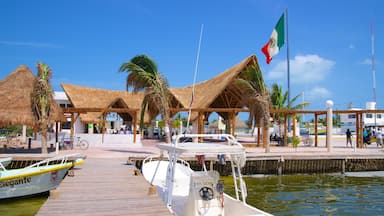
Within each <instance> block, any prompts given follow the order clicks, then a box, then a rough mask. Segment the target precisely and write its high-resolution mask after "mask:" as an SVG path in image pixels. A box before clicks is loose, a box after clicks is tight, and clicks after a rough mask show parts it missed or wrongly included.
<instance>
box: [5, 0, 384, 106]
mask: <svg viewBox="0 0 384 216" xmlns="http://www.w3.org/2000/svg"><path fill="white" fill-rule="evenodd" d="M285 8H288V25H289V32H288V33H289V50H290V52H289V53H290V66H291V95H292V97H293V96H294V95H297V94H301V93H302V92H304V99H305V100H306V101H309V102H311V106H310V107H309V108H308V109H313V110H317V109H325V101H326V100H328V99H332V100H333V101H334V104H335V109H346V108H347V106H348V105H349V103H352V104H353V105H354V106H355V107H365V103H366V102H367V101H372V100H373V76H372V69H371V66H372V65H371V30H370V25H371V22H373V23H374V32H375V67H376V84H377V86H376V93H377V105H378V108H380V109H383V108H384V66H383V64H384V56H383V55H384V50H383V44H384V13H382V10H383V8H384V1H381V0H365V1H357V0H356V1H348V0H339V1H335V0H322V1H318V0H309V1H287V0H285V1H283V0H275V1H272V0H239V1H226V0H221V1H218V0H214V1H201V0H195V1H167V0H163V1H155V0H146V1H142V0H131V1H123V0H112V1H101V0H93V1H91V0H77V1H75V0H67V1H48V0H47V1H43V0H35V1H27V0H25V1H21V0H14V1H0V28H1V34H0V79H3V78H4V77H6V76H7V75H8V74H9V73H11V72H12V71H14V70H15V69H16V68H17V66H18V65H27V66H29V67H30V69H31V70H32V71H33V72H34V73H36V67H35V65H36V63H37V62H38V61H42V62H44V63H47V64H48V65H49V66H50V67H51V68H52V71H53V78H52V85H53V87H54V89H55V90H58V91H62V89H61V87H60V84H61V83H67V84H75V85H83V86H88V87H94V88H103V89H112V90H125V79H126V74H125V73H119V72H118V69H119V67H120V65H121V64H122V63H123V62H126V61H129V60H130V59H131V58H132V57H134V56H135V55H137V54H147V55H149V56H150V57H151V58H153V59H154V60H155V61H156V62H157V64H158V67H159V70H160V71H161V72H162V73H163V74H164V75H165V77H166V78H167V79H168V81H169V83H170V86H171V87H183V86H187V85H191V84H192V83H193V73H194V68H195V60H196V54H197V47H198V41H199V34H200V27H201V25H202V24H204V33H203V39H202V44H201V52H200V60H199V67H198V74H197V81H198V82H200V81H204V80H207V79H210V78H212V77H214V76H216V75H217V74H219V73H221V72H222V71H224V70H225V69H227V68H229V67H231V66H233V65H235V64H237V63H239V62H240V61H242V60H243V59H245V58H247V57H248V56H250V55H252V54H255V55H256V56H257V58H258V61H259V64H260V66H261V69H262V71H263V74H264V78H265V81H266V83H267V85H268V86H270V85H271V84H272V83H278V84H281V85H282V86H283V88H284V89H286V87H287V75H286V74H287V73H286V56H287V55H286V48H287V46H286V45H284V47H283V48H282V50H281V51H280V53H279V54H278V55H277V56H275V57H274V59H273V60H272V62H271V64H270V65H267V64H266V63H265V57H264V55H263V54H262V53H261V51H260V49H261V47H262V46H263V45H264V44H265V43H266V42H267V41H268V39H269V37H270V34H271V32H272V30H273V28H274V26H275V24H276V22H277V21H278V19H279V17H280V16H281V14H282V13H283V12H284V10H285ZM300 100H301V99H300Z"/></svg>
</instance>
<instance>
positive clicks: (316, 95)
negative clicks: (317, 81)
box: [306, 86, 332, 100]
mask: <svg viewBox="0 0 384 216" xmlns="http://www.w3.org/2000/svg"><path fill="white" fill-rule="evenodd" d="M306 95H307V97H308V99H311V100H314V99H329V98H330V97H331V96H332V93H331V92H330V91H329V90H328V89H326V88H323V87H319V86H315V87H313V88H312V89H311V90H309V92H308V93H307V94H306Z"/></svg>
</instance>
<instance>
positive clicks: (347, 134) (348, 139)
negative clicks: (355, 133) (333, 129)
mask: <svg viewBox="0 0 384 216" xmlns="http://www.w3.org/2000/svg"><path fill="white" fill-rule="evenodd" d="M345 135H346V136H347V147H348V143H350V144H351V147H353V146H352V133H351V131H350V130H349V128H348V129H347V132H345Z"/></svg>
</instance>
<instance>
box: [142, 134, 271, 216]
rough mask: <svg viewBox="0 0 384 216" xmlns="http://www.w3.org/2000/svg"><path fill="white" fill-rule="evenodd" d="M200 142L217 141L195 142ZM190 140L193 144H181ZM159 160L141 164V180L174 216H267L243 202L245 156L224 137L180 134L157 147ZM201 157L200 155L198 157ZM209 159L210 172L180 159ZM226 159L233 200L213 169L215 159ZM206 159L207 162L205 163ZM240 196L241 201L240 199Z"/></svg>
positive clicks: (240, 147) (150, 158) (203, 167)
mask: <svg viewBox="0 0 384 216" xmlns="http://www.w3.org/2000/svg"><path fill="white" fill-rule="evenodd" d="M203 139H205V140H207V139H211V140H212V139H216V140H218V139H219V140H221V141H217V142H205V141H203V142H198V140H199V141H202V140H203ZM181 140H189V141H192V140H194V141H195V142H193V141H192V142H182V141H181ZM157 146H158V148H160V150H161V155H160V157H159V159H154V158H153V157H148V158H146V159H145V160H144V161H143V165H142V172H143V176H144V178H145V179H146V180H147V181H148V182H149V183H150V184H151V185H153V186H156V187H157V192H158V194H159V196H160V197H161V198H162V199H163V201H164V202H165V204H166V205H167V207H168V208H169V209H170V211H171V212H172V213H173V214H175V215H177V216H197V215H204V216H208V215H209V216H211V215H221V216H224V215H239V216H240V215H271V214H269V213H267V212H264V211H262V210H259V209H257V208H255V207H253V206H250V205H248V204H247V203H246V196H247V189H246V184H245V182H244V180H243V177H242V174H241V167H243V166H244V165H245V162H246V156H245V149H244V148H243V146H242V145H241V144H240V143H239V142H237V141H236V139H235V138H234V137H233V136H231V135H228V134H185V135H184V134H183V135H179V136H177V137H176V139H175V141H174V142H173V143H171V144H158V145H157ZM164 153H167V156H168V157H167V158H165V154H164ZM202 155H204V156H202ZM192 156H198V157H199V159H200V160H201V159H202V158H203V157H205V158H207V159H208V160H210V159H209V158H211V164H210V170H207V168H206V166H205V162H203V163H202V169H203V171H193V170H192V169H191V168H190V165H189V164H188V163H187V162H186V161H184V160H182V159H181V157H192ZM217 158H218V159H219V160H220V162H223V161H224V160H229V161H230V164H231V168H232V175H233V180H234V181H233V182H234V187H235V195H236V197H235V198H232V197H231V196H229V195H227V194H225V193H224V182H223V181H222V180H219V177H220V176H219V173H218V172H217V171H215V170H212V169H213V162H212V161H214V160H216V159H217ZM208 160H207V161H208ZM240 197H241V199H240Z"/></svg>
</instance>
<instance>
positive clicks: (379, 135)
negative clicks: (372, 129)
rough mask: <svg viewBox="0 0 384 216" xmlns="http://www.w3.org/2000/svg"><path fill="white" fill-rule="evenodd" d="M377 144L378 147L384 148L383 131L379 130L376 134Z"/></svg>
mask: <svg viewBox="0 0 384 216" xmlns="http://www.w3.org/2000/svg"><path fill="white" fill-rule="evenodd" d="M376 144H377V147H379V146H381V147H383V134H382V133H381V129H380V128H379V129H377V132H376Z"/></svg>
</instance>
